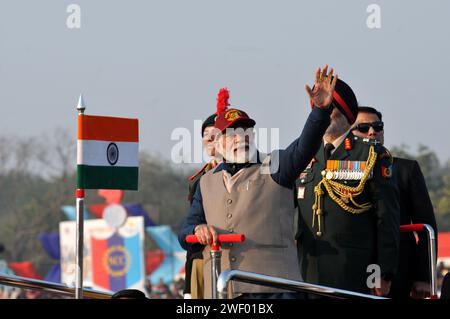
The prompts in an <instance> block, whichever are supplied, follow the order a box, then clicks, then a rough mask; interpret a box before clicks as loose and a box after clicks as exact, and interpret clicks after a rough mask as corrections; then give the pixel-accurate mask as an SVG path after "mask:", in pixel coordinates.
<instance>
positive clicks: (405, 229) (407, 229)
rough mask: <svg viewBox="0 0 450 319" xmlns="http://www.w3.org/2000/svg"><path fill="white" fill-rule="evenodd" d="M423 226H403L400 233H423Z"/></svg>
mask: <svg viewBox="0 0 450 319" xmlns="http://www.w3.org/2000/svg"><path fill="white" fill-rule="evenodd" d="M424 228H425V227H424V226H423V224H411V225H401V226H400V231H401V232H402V233H406V232H412V231H423V230H424Z"/></svg>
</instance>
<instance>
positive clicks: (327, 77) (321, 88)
mask: <svg viewBox="0 0 450 319" xmlns="http://www.w3.org/2000/svg"><path fill="white" fill-rule="evenodd" d="M337 78H338V76H337V74H336V75H335V76H334V77H333V68H331V69H330V72H329V73H328V65H327V64H325V66H324V67H323V70H321V69H320V68H317V71H316V80H315V82H314V86H313V88H312V89H311V88H310V87H309V85H305V89H306V92H307V93H308V95H309V98H310V99H311V100H312V101H313V103H314V105H315V106H317V107H318V108H321V109H325V108H328V107H329V106H330V104H331V102H332V101H333V92H334V87H335V86H336V81H337Z"/></svg>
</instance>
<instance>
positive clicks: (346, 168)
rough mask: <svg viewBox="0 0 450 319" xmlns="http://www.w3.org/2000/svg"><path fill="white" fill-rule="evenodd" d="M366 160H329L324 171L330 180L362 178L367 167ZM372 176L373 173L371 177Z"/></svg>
mask: <svg viewBox="0 0 450 319" xmlns="http://www.w3.org/2000/svg"><path fill="white" fill-rule="evenodd" d="M366 165H367V164H366V161H339V160H328V161H327V167H326V170H325V172H324V174H325V178H326V179H328V180H361V179H362V177H363V175H364V172H365V169H366ZM371 177H372V173H371V174H370V176H369V178H371Z"/></svg>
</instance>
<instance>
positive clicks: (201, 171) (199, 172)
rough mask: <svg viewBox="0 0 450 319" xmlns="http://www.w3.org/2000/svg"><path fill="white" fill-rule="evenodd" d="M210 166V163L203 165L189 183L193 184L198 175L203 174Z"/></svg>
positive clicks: (190, 178)
mask: <svg viewBox="0 0 450 319" xmlns="http://www.w3.org/2000/svg"><path fill="white" fill-rule="evenodd" d="M208 165H209V163H206V164H205V165H203V167H202V168H200V170H199V171H198V172H197V173H195V174H194V175H192V176H191V177H189V178H188V179H189V181H190V182H192V181H193V180H194V179H195V178H196V177H197V176H198V175H200V174H202V173H203V171H204V170H205V169H206V167H207V166H208Z"/></svg>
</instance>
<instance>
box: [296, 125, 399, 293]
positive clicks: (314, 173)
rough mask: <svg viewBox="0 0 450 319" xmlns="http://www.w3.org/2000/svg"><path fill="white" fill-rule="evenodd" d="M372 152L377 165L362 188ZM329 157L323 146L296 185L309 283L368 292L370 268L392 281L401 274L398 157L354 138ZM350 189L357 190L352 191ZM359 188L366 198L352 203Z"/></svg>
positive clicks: (300, 241) (305, 276)
mask: <svg viewBox="0 0 450 319" xmlns="http://www.w3.org/2000/svg"><path fill="white" fill-rule="evenodd" d="M371 149H372V151H373V152H374V154H373V158H372V159H373V165H374V166H373V168H372V173H371V174H368V175H367V176H370V177H369V178H368V179H367V181H366V182H365V183H363V184H362V185H361V178H362V176H363V173H364V171H365V170H366V169H367V167H368V166H369V165H368V164H369V161H368V159H369V154H370V151H371ZM375 153H376V154H375ZM324 156H325V155H324V145H323V144H322V147H321V149H320V150H319V152H318V153H317V154H316V157H315V159H314V160H313V161H312V162H311V163H310V165H309V166H308V167H307V168H306V170H305V171H304V172H303V173H302V174H301V175H300V177H299V179H298V180H297V182H296V183H297V201H298V209H299V219H298V232H297V235H296V239H297V249H298V256H299V262H300V269H301V274H302V276H303V279H304V280H305V281H306V282H310V283H315V284H320V285H325V286H330V287H335V288H340V289H347V290H351V291H357V292H363V293H367V292H369V288H368V285H367V278H368V276H369V275H371V274H372V272H367V267H368V265H370V264H378V265H379V266H380V268H381V269H380V270H381V276H382V278H384V279H386V280H390V279H392V277H393V275H394V274H395V272H396V269H397V263H398V247H399V226H400V225H399V216H400V213H399V204H398V195H397V194H398V190H397V188H396V185H395V182H394V181H393V179H392V171H391V170H392V158H391V156H390V154H389V153H388V152H387V151H386V149H385V148H384V147H383V146H381V145H380V144H379V143H377V142H375V141H370V140H368V139H362V138H358V137H356V136H354V135H353V134H352V133H349V134H348V135H347V136H346V138H345V139H344V142H342V143H341V145H339V146H338V147H337V148H336V149H335V151H334V153H332V154H331V156H330V157H329V159H328V162H326V161H325V159H324ZM363 162H365V165H366V166H365V168H364V169H362V167H363V166H362V164H361V163H363ZM358 166H359V171H358ZM327 167H328V169H327ZM330 171H331V172H330ZM327 172H328V174H326V173H327ZM323 175H325V176H323ZM327 177H328V178H329V179H328V180H327ZM322 180H327V181H325V182H322V183H321V181H322ZM330 181H332V182H334V183H338V184H334V185H335V187H334V188H333V187H332V185H331V186H330V183H327V182H330ZM319 184H321V185H319ZM318 185H319V186H320V187H316V186H318ZM327 185H328V188H327ZM347 186H350V187H353V190H352V191H350V192H348V191H346V190H345V187H347ZM358 186H359V188H360V191H361V193H360V194H359V195H356V196H354V197H353V200H354V203H352V200H351V198H349V196H348V195H346V194H349V193H352V192H353V193H355V192H356V190H357V188H358ZM315 188H316V191H315ZM330 189H331V190H333V191H332V192H331V196H330V191H329V190H330ZM336 190H337V191H336ZM339 191H341V193H339ZM342 194H344V195H342ZM318 195H319V196H318ZM355 203H356V204H357V205H359V207H358V206H357V205H355ZM313 206H314V207H313ZM369 207H370V208H369ZM313 224H314V225H313Z"/></svg>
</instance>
